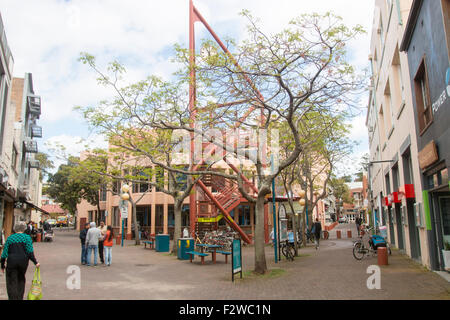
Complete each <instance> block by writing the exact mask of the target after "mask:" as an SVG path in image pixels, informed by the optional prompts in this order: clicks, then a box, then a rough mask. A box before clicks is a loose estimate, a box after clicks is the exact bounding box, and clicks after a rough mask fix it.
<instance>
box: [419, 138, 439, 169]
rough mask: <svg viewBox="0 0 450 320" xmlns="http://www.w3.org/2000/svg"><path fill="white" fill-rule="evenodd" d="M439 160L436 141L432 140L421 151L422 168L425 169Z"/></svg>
mask: <svg viewBox="0 0 450 320" xmlns="http://www.w3.org/2000/svg"><path fill="white" fill-rule="evenodd" d="M438 160H439V156H438V153H437V148H436V143H435V142H434V141H433V140H432V141H431V142H430V143H428V144H427V145H426V146H425V147H424V148H423V149H422V151H420V152H419V166H420V169H425V168H426V167H429V166H430V165H432V164H433V163H435V162H436V161H438Z"/></svg>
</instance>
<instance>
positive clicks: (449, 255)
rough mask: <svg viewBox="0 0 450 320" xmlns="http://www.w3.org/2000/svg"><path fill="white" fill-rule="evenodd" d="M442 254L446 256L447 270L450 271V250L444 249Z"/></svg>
mask: <svg viewBox="0 0 450 320" xmlns="http://www.w3.org/2000/svg"><path fill="white" fill-rule="evenodd" d="M442 256H443V257H444V265H445V270H446V271H450V251H449V250H442Z"/></svg>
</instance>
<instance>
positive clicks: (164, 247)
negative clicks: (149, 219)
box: [155, 234, 170, 252]
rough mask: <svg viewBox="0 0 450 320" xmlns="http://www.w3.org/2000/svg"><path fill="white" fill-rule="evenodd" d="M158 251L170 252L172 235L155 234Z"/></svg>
mask: <svg viewBox="0 0 450 320" xmlns="http://www.w3.org/2000/svg"><path fill="white" fill-rule="evenodd" d="M155 241H156V245H155V249H156V252H169V241H170V236H169V235H168V234H157V235H156V236H155Z"/></svg>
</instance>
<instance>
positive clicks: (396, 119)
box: [366, 0, 430, 267]
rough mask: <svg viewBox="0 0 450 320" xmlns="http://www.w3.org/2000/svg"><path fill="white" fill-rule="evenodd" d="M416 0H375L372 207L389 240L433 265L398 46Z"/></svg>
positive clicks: (408, 96) (408, 89)
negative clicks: (424, 219)
mask: <svg viewBox="0 0 450 320" xmlns="http://www.w3.org/2000/svg"><path fill="white" fill-rule="evenodd" d="M411 5H412V0H391V1H385V0H376V1H375V13H374V22H373V28H372V38H371V47H370V56H369V60H370V64H371V68H372V78H371V90H370V98H369V104H368V112H367V120H366V125H367V127H368V131H369V147H370V164H369V190H370V195H369V201H370V204H369V207H370V208H371V211H372V214H373V218H374V221H375V223H376V224H377V226H378V227H380V226H387V237H388V241H389V243H390V244H391V245H392V246H394V247H397V248H398V249H400V250H401V251H403V252H405V253H406V254H407V255H408V256H410V257H411V258H413V259H415V260H416V261H418V262H420V263H421V264H423V265H425V266H428V267H429V266H430V259H429V253H428V244H427V234H426V230H425V226H424V224H423V213H422V211H421V210H420V206H421V203H422V187H421V182H420V170H419V163H418V150H417V141H416V128H415V122H414V110H413V101H412V94H411V86H410V81H409V69H408V60H407V56H406V54H405V53H404V52H400V50H399V48H400V45H401V41H402V38H403V34H404V31H405V25H406V22H407V19H408V15H409V11H410V9H411Z"/></svg>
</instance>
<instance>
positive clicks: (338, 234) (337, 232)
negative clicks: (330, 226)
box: [336, 230, 341, 239]
mask: <svg viewBox="0 0 450 320" xmlns="http://www.w3.org/2000/svg"><path fill="white" fill-rule="evenodd" d="M336 237H337V238H338V239H340V238H341V230H336Z"/></svg>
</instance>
